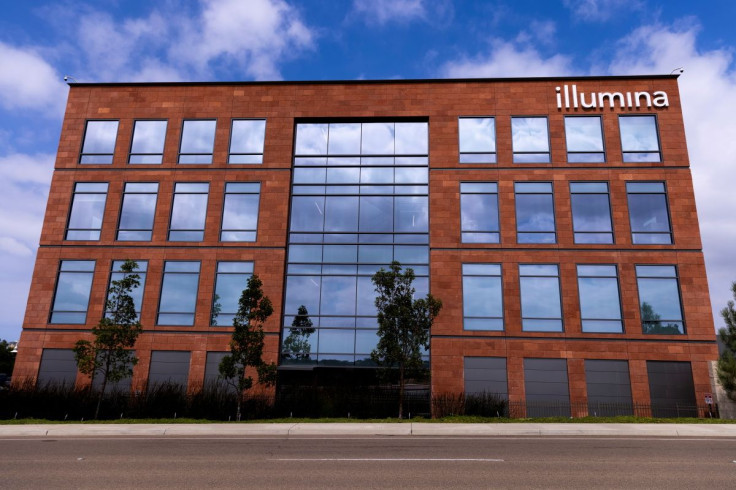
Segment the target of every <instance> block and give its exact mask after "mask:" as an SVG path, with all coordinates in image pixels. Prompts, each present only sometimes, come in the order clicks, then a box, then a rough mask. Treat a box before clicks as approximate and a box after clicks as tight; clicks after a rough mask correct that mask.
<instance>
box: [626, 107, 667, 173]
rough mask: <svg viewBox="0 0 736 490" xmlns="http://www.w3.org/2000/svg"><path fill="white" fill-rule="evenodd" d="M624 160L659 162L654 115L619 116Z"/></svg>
mask: <svg viewBox="0 0 736 490" xmlns="http://www.w3.org/2000/svg"><path fill="white" fill-rule="evenodd" d="M618 124H619V129H620V130H621V152H622V153H623V159H624V162H661V161H662V154H661V153H660V149H659V135H658V132H657V117H656V116H653V115H652V116H619V117H618Z"/></svg>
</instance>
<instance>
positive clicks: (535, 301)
mask: <svg viewBox="0 0 736 490" xmlns="http://www.w3.org/2000/svg"><path fill="white" fill-rule="evenodd" d="M558 274H559V273H558V268H557V266H555V265H526V264H525V265H519V275H520V276H521V277H520V278H519V281H520V285H521V290H520V294H521V316H522V329H523V330H539V331H543V330H548V331H562V307H561V304H560V282H559V275H558ZM527 320H529V321H527ZM537 320H543V321H537Z"/></svg>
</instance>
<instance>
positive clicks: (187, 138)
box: [179, 119, 217, 163]
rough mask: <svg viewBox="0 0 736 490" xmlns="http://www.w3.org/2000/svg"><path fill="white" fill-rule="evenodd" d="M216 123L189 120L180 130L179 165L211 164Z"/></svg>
mask: <svg viewBox="0 0 736 490" xmlns="http://www.w3.org/2000/svg"><path fill="white" fill-rule="evenodd" d="M216 125H217V121H215V120H213V119H210V120H202V119H190V120H186V121H184V124H183V125H182V129H181V147H180V148H179V163H212V149H213V148H214V146H215V127H216Z"/></svg>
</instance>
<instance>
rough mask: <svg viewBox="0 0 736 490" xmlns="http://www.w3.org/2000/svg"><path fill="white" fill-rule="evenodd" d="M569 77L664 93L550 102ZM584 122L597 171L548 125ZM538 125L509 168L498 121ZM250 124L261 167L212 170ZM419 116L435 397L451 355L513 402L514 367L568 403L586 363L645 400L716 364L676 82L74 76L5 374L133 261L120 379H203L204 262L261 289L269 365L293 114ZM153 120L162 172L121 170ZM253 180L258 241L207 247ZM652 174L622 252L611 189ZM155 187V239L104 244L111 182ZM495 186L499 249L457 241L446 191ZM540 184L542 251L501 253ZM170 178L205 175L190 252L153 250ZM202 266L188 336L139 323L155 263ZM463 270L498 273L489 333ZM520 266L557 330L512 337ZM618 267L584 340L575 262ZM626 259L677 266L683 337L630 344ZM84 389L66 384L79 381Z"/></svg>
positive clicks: (154, 282)
mask: <svg viewBox="0 0 736 490" xmlns="http://www.w3.org/2000/svg"><path fill="white" fill-rule="evenodd" d="M563 83H568V84H569V83H576V84H577V87H578V89H579V90H584V91H586V92H608V91H610V92H627V91H629V92H634V91H647V92H649V93H652V92H654V91H665V92H667V94H668V96H669V106H668V107H662V108H656V107H655V108H646V107H642V108H639V109H628V108H625V109H620V108H615V109H609V108H608V107H607V106H606V108H605V109H592V110H587V111H583V110H580V109H578V110H574V109H570V110H567V109H564V108H563V109H558V107H557V102H556V92H555V88H556V87H558V86H560V85H562V84H563ZM570 114H596V115H602V117H603V130H604V139H605V148H606V162H607V163H605V164H571V163H567V157H566V149H565V131H564V119H563V118H564V116H565V115H570ZM619 114H656V116H657V124H658V128H659V138H660V143H661V152H662V163H635V164H632V163H623V161H622V151H621V142H620V136H619V126H618V121H617V116H618V115H619ZM527 115H528V116H548V121H549V136H550V150H551V161H552V163H549V164H514V163H512V148H511V136H510V135H511V116H527ZM459 116H495V118H496V145H497V160H498V163H497V164H493V165H467V164H459V163H458V117H459ZM243 117H245V118H264V119H266V121H267V123H266V135H265V149H264V156H263V164H262V165H228V164H227V155H228V144H229V133H230V121H231V118H243ZM405 117H416V118H426V120H427V121H429V168H430V188H429V189H430V190H429V196H430V250H431V252H430V283H431V292H432V294H433V295H435V296H436V297H439V298H440V299H442V301H443V302H444V305H445V307H444V309H443V310H442V312H441V314H440V316H439V317H438V319H437V321H436V323H435V326H434V328H433V331H432V336H433V337H432V345H431V371H432V377H431V379H432V390H433V392H434V393H442V392H461V391H463V386H464V385H463V359H464V357H466V356H498V357H505V358H507V372H508V394H509V399H510V400H512V401H521V400H524V397H525V394H524V369H523V359H524V358H529V357H534V358H557V359H559V358H563V359H567V367H568V376H569V388H570V401H571V402H585V401H586V381H585V372H584V360H585V359H621V360H628V361H629V369H630V377H631V391H632V398H633V401H634V402H635V403H636V402H641V403H649V385H648V377H647V367H646V361H648V360H669V361H688V362H691V365H692V373H693V377H694V386H695V391H696V399H697V400H699V401H700V400H702V399H703V394H704V393H705V392H708V391H710V382H709V378H708V367H707V361H709V360H713V359H715V358H716V357H717V350H716V346H715V342H714V330H713V324H712V318H711V312H710V302H709V298H708V288H707V282H706V277H705V267H704V262H703V254H702V251H701V242H700V233H699V230H698V222H697V214H696V208H695V198H694V195H693V187H692V179H691V175H690V170H689V161H688V154H687V148H686V143H685V134H684V127H683V121H682V114H681V109H680V100H679V92H678V88H677V80H676V77H669V76H665V77H630V78H618V77H606V78H582V79H576V80H570V79H566V80H562V79H538V80H528V79H527V80H503V79H501V80H477V81H473V80H462V81H453V80H444V81H397V82H391V81H387V82H347V83H342V82H326V83H234V84H219V83H218V84H196V83H193V84H141V85H136V84H107V85H105V84H101V85H96V84H90V85H86V84H74V85H72V86H71V89H70V93H69V100H68V104H67V111H66V117H65V119H64V123H63V128H62V132H61V140H60V143H59V150H58V155H57V160H56V167H55V173H54V177H53V181H52V184H51V191H50V195H49V201H48V207H47V211H46V217H45V221H44V226H43V231H42V236H41V242H40V248H39V251H38V256H37V261H36V267H35V271H34V275H33V282H32V286H31V291H30V295H29V299H28V307H27V310H26V316H25V321H24V324H23V327H24V330H23V333H22V336H21V339H20V344H19V353H18V358H17V361H16V368H15V372H14V379H15V380H21V379H24V378H35V377H36V375H37V372H38V369H39V363H40V359H41V353H42V351H43V349H49V348H67V349H68V348H71V347H72V346H73V344H74V342H75V341H76V340H78V339H80V338H85V337H87V336H88V333H87V332H88V330H89V329H90V328H91V326H92V325H94V324H95V323H96V321H97V319H98V318H100V316H101V315H102V308H103V303H104V298H105V294H106V286H107V284H108V281H109V274H110V263H111V261H112V260H121V259H125V258H134V259H136V260H147V261H148V277H147V279H146V285H145V296H144V304H143V308H142V315H141V322H142V324H143V325H144V328H145V333H144V334H143V335H142V336H141V338H140V340H139V341H138V344H137V346H136V350H137V353H138V356H139V357H140V363H139V364H138V366H137V367H136V370H135V376H134V381H133V383H134V386H142V385H143V384H144V383H145V380H146V378H147V373H148V364H149V360H150V351H151V350H186V351H190V352H191V366H190V373H189V387H190V389H195V388H197V387H198V386H200V385H201V383H202V379H203V376H204V363H205V358H206V353H207V351H221V350H225V348H226V345H227V341H228V339H229V331H228V329H226V328H225V329H223V328H222V327H219V328H218V327H210V326H209V321H208V318H209V314H210V307H211V301H212V297H213V287H214V271H215V264H216V262H217V261H218V260H252V261H253V262H254V263H255V272H256V273H257V274H258V275H259V276H260V277H261V278H262V279H263V283H264V289H265V292H266V294H267V295H268V296H269V297H270V298H271V299H272V300H273V303H274V309H275V311H276V312H277V313H278V314H275V315H274V316H273V317H272V318H271V319H270V320H269V322H268V325H267V331H268V332H269V334H270V335H268V336H267V346H266V351H267V356H268V358H269V359H270V360H273V361H275V360H277V357H278V342H279V337H278V335H279V330H280V329H279V325H280V322H281V318H280V316H281V313H282V298H283V296H284V291H283V285H284V276H285V264H286V245H287V231H288V222H289V220H288V218H289V200H290V197H289V196H290V184H291V162H292V157H293V141H294V127H295V121H296V120H299V119H300V118H325V119H340V118H357V119H361V120H370V119H371V118H384V119H395V118H405ZM147 118H154V119H167V120H168V130H167V135H166V140H165V147H164V157H163V164H161V165H135V166H132V165H128V164H127V157H128V151H129V148H130V145H131V134H132V128H133V123H134V121H135V120H137V119H147ZM187 118H216V119H217V130H216V136H215V144H214V155H213V163H212V164H211V165H178V164H177V163H176V161H177V152H178V147H179V139H180V136H181V127H182V120H183V119H187ZM90 119H115V120H119V128H118V137H117V143H116V147H115V154H114V160H113V164H112V165H80V164H79V153H80V148H81V145H82V139H83V135H84V128H85V121H87V120H90ZM233 180H237V181H248V182H261V198H260V199H261V201H260V213H259V217H258V231H257V241H256V242H254V243H222V242H220V241H219V231H220V219H221V216H222V203H223V195H224V183H225V182H227V181H233ZM585 180H596V181H607V182H609V187H610V200H611V210H612V215H613V229H614V233H615V243H614V244H611V245H595V246H591V245H580V244H575V243H574V242H573V233H572V219H571V206H570V191H569V185H568V183H569V182H570V181H585ZM637 180H657V181H664V182H665V183H666V186H667V193H668V203H669V211H670V220H671V227H672V233H673V237H674V240H673V244H672V245H633V244H632V240H631V231H630V225H629V214H628V208H627V195H626V189H625V183H626V182H627V181H637ZM131 181H136V182H159V183H160V188H159V198H158V202H157V207H156V214H155V223H154V230H153V239H152V241H150V242H125V243H122V242H117V241H116V240H115V231H116V226H117V219H118V216H119V212H120V206H121V196H122V192H123V184H124V183H125V182H131ZM470 181H493V182H498V196H499V209H500V222H501V225H500V233H501V240H500V243H499V244H495V245H494V244H492V245H486V244H483V245H479V244H466V243H461V240H460V199H459V197H460V194H459V183H460V182H470ZM523 181H551V182H553V183H554V199H555V202H554V204H555V217H556V227H557V243H556V244H553V245H542V244H517V243H516V234H515V233H516V223H515V208H514V182H523ZM77 182H109V191H108V194H107V201H106V206H105V213H104V216H105V219H104V223H103V226H102V235H101V238H100V240H99V241H91V242H79V241H76V242H70V241H65V240H64V232H65V227H66V224H67V219H68V215H69V208H70V203H71V197H72V192H73V187H74V184H75V183H77ZM174 182H209V183H210V192H209V200H208V208H207V223H206V227H205V237H204V240H203V241H201V242H192V243H190V242H176V243H172V242H168V241H167V240H166V238H167V227H168V223H169V216H170V210H171V205H172V197H171V196H172V192H173V183H174ZM62 259H94V260H96V269H95V275H94V282H93V286H92V294H91V297H90V301H89V310H88V314H87V324H86V325H55V324H49V310H50V305H51V303H52V298H53V295H54V288H55V283H56V277H57V274H58V268H59V261H60V260H62ZM177 259H186V260H197V261H201V264H202V265H201V274H200V283H199V290H198V300H197V309H196V319H195V326H194V327H164V326H155V323H156V321H155V319H156V313H157V312H156V310H157V305H158V299H159V294H160V287H161V280H162V279H161V275H162V266H163V261H164V260H177ZM463 262H493V263H501V264H502V265H503V293H504V317H505V331H503V332H475V331H466V330H463V313H462V305H463V302H462V287H461V285H462V273H461V264H462V263H463ZM519 263H554V264H559V265H560V281H561V291H562V302H563V315H564V332H562V333H534V332H523V331H522V330H521V319H520V317H521V313H520V301H519V286H518V284H519V273H518V267H517V264H519ZM586 263H603V264H617V265H618V267H619V283H620V289H621V302H622V309H623V320H624V333H622V334H593V333H583V332H582V331H581V326H580V314H579V306H578V292H577V279H576V272H575V265H576V264H586ZM635 264H672V265H677V267H678V274H679V285H680V289H681V297H682V303H683V304H682V308H683V316H684V321H685V324H686V334H685V335H678V336H673V335H644V334H642V327H641V319H640V313H639V305H638V293H637V283H636V275H635V271H634V265H635ZM85 382H88V381H87V380H85V379H83V378H82V377H81V376H80V377H78V383H85Z"/></svg>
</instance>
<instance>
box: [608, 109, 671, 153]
mask: <svg viewBox="0 0 736 490" xmlns="http://www.w3.org/2000/svg"><path fill="white" fill-rule="evenodd" d="M634 117H651V118H653V119H654V132H655V134H656V136H657V148H658V150H657V151H631V150H626V149H624V138H623V132H622V131H621V119H622V118H634ZM618 139H619V147H620V149H621V162H622V163H638V164H652V163H663V162H664V158H663V155H662V138H661V136H660V131H659V118H658V117H657V114H656V113H646V114H619V115H618ZM632 153H651V154H656V155H658V156H659V159H658V160H657V161H644V162H642V161H638V160H627V159H626V155H628V154H632Z"/></svg>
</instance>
